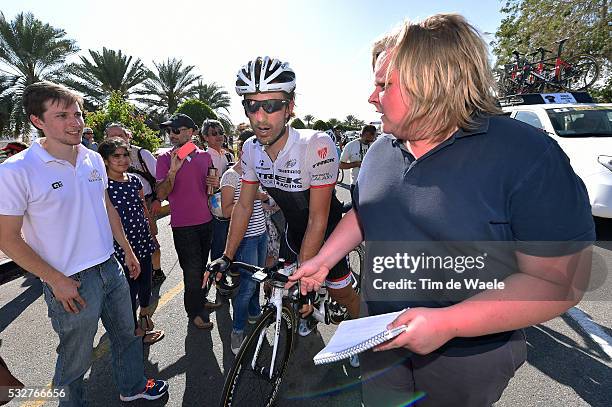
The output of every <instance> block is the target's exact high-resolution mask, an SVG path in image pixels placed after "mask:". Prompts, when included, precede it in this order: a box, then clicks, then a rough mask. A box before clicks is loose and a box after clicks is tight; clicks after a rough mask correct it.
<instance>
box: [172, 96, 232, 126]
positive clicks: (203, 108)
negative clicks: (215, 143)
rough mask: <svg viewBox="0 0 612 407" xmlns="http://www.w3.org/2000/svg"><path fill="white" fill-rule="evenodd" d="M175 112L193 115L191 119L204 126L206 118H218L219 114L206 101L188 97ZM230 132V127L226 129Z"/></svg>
mask: <svg viewBox="0 0 612 407" xmlns="http://www.w3.org/2000/svg"><path fill="white" fill-rule="evenodd" d="M174 113H182V114H186V115H187V116H189V117H191V119H192V120H193V121H194V122H195V124H197V125H198V127H201V126H202V123H203V122H204V120H206V119H215V120H218V118H217V115H216V114H215V112H213V110H212V109H211V108H210V106H208V105H207V104H206V103H204V102H202V101H201V100H198V99H187V100H186V101H184V102H183V103H181V105H180V106H179V107H178V108H177V109H176V112H174ZM225 131H226V132H228V131H229V130H228V129H225Z"/></svg>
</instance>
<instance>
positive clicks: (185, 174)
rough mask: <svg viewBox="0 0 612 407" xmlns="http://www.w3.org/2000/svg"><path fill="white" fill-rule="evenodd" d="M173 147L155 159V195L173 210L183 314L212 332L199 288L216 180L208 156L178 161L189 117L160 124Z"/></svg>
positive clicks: (200, 153)
mask: <svg viewBox="0 0 612 407" xmlns="http://www.w3.org/2000/svg"><path fill="white" fill-rule="evenodd" d="M161 126H162V128H163V129H165V130H166V131H167V132H168V134H169V136H170V142H171V143H172V144H173V145H174V148H173V149H172V150H171V151H168V152H167V153H164V154H162V155H161V156H160V157H159V158H158V160H157V182H158V183H157V194H158V196H159V197H160V198H161V199H168V201H169V202H170V207H171V208H172V211H171V213H170V225H171V226H172V235H173V237H174V247H175V249H176V253H177V254H178V260H179V264H180V265H181V268H182V269H183V280H184V282H185V297H184V301H185V311H186V312H187V317H188V318H189V320H190V321H192V322H193V324H194V325H195V326H196V327H197V328H199V329H212V327H213V323H212V322H210V321H208V315H207V314H206V313H205V310H204V304H205V302H206V293H205V291H204V290H203V288H202V282H203V281H202V277H203V273H204V267H205V266H206V263H207V260H208V254H209V252H210V243H211V239H212V214H211V213H210V209H209V208H208V191H207V189H208V186H209V185H210V186H211V187H218V186H219V178H218V177H208V170H209V169H210V167H211V166H212V160H211V158H210V155H209V154H208V153H207V152H206V151H202V150H200V149H199V148H197V147H196V149H195V150H194V151H193V152H192V153H191V154H189V155H188V156H186V157H185V158H183V159H181V158H179V157H178V155H177V149H178V148H180V147H182V146H183V145H185V144H186V143H187V142H189V141H191V137H192V136H193V134H194V131H195V129H196V128H197V127H196V124H195V123H194V122H193V120H192V119H191V117H189V116H187V115H184V114H175V115H174V116H172V117H171V118H170V119H169V120H168V121H166V122H164V123H162V124H161Z"/></svg>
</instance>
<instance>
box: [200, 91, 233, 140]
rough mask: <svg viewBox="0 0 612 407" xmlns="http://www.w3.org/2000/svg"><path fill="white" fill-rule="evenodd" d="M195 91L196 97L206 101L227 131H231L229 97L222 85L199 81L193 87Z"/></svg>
mask: <svg viewBox="0 0 612 407" xmlns="http://www.w3.org/2000/svg"><path fill="white" fill-rule="evenodd" d="M195 92H196V93H195V96H196V98H197V99H198V100H200V101H202V102H204V103H206V104H207V105H208V106H209V107H210V108H211V109H212V110H213V111H214V112H215V114H216V115H217V117H218V118H219V121H220V122H221V123H222V124H223V127H225V129H226V130H227V131H231V130H232V128H233V127H234V125H233V124H232V121H231V120H230V118H229V107H230V104H231V99H230V96H229V93H227V91H226V90H225V89H223V86H221V85H219V84H217V83H215V82H212V83H203V82H202V81H199V82H198V84H197V86H196V87H195ZM223 110H224V111H223Z"/></svg>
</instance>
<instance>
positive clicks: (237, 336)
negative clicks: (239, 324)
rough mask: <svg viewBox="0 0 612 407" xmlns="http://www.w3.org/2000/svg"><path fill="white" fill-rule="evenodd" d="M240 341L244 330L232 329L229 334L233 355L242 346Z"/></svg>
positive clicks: (242, 339)
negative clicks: (235, 330)
mask: <svg viewBox="0 0 612 407" xmlns="http://www.w3.org/2000/svg"><path fill="white" fill-rule="evenodd" d="M242 341H244V332H234V331H232V333H231V334H230V347H231V348H232V353H233V354H234V355H236V354H238V351H239V350H240V347H241V346H242Z"/></svg>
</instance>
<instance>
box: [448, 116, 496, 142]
mask: <svg viewBox="0 0 612 407" xmlns="http://www.w3.org/2000/svg"><path fill="white" fill-rule="evenodd" d="M474 122H475V127H474V128H473V129H471V130H466V129H459V130H457V131H456V132H455V134H454V135H453V137H454V138H456V139H457V138H462V137H468V136H475V135H476V134H484V133H486V132H488V131H489V116H475V117H474Z"/></svg>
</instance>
